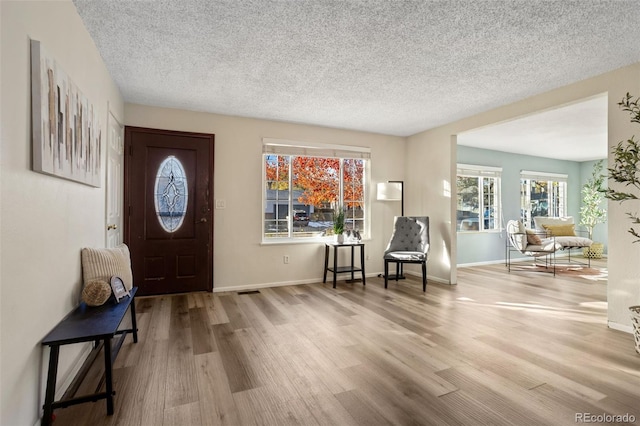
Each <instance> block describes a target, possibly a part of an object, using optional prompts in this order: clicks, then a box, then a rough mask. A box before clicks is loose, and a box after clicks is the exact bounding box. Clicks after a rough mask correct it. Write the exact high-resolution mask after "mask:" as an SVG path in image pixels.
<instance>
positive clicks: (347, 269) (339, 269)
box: [322, 243, 367, 288]
mask: <svg viewBox="0 0 640 426" xmlns="http://www.w3.org/2000/svg"><path fill="white" fill-rule="evenodd" d="M330 247H333V267H331V266H329V248H330ZM341 247H350V248H351V265H350V266H338V249H339V248H341ZM355 247H360V267H359V268H357V267H355V266H354V263H353V261H354V258H355V253H354V249H355ZM327 271H330V272H333V288H336V275H337V274H341V273H344V272H348V273H351V281H354V280H355V275H354V274H355V272H362V285H366V284H367V283H366V281H365V278H364V243H342V244H340V243H325V247H324V278H323V279H322V282H323V283H326V282H327Z"/></svg>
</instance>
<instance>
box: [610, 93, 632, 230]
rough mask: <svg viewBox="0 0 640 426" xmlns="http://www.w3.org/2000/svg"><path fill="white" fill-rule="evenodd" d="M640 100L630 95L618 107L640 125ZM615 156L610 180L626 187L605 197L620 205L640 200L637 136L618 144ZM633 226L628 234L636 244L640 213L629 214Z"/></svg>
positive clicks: (614, 189) (614, 152)
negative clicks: (633, 238)
mask: <svg viewBox="0 0 640 426" xmlns="http://www.w3.org/2000/svg"><path fill="white" fill-rule="evenodd" d="M639 102H640V98H635V99H634V98H633V97H632V96H631V95H630V94H629V93H627V94H626V96H625V97H624V98H623V99H622V101H621V102H618V106H619V107H620V108H621V109H622V110H623V111H627V112H628V113H629V114H630V115H631V122H632V123H638V124H640V105H639ZM611 153H612V154H613V166H612V167H610V168H608V169H607V170H608V171H609V180H612V181H614V182H616V183H618V184H621V185H623V186H624V189H622V190H618V189H616V188H615V187H614V188H611V187H609V188H608V189H607V190H606V191H605V197H607V198H608V199H609V200H613V201H619V202H620V203H622V202H625V201H630V200H638V199H640V143H639V142H638V141H636V140H635V136H631V138H630V139H627V140H626V141H620V142H618V145H616V147H615V148H613V150H612V151H611ZM627 216H629V218H630V220H631V223H632V226H631V227H630V228H629V229H628V232H629V233H630V234H631V235H633V236H634V237H635V238H636V239H635V240H634V241H633V242H634V243H637V242H640V228H635V226H636V225H640V214H639V213H638V212H635V213H631V212H627Z"/></svg>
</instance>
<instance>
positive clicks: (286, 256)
mask: <svg viewBox="0 0 640 426" xmlns="http://www.w3.org/2000/svg"><path fill="white" fill-rule="evenodd" d="M282 261H283V262H284V264H285V265H286V264H288V263H289V255H288V254H285V255H284V256H282Z"/></svg>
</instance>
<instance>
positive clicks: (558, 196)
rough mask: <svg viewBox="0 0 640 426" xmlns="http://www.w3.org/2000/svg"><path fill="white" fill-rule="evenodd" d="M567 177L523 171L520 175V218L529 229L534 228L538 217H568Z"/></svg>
mask: <svg viewBox="0 0 640 426" xmlns="http://www.w3.org/2000/svg"><path fill="white" fill-rule="evenodd" d="M566 205H567V175H562V174H555V173H543V172H530V171H526V170H523V171H522V172H521V173H520V216H521V218H522V222H523V223H524V224H525V226H526V227H527V228H534V223H533V218H534V217H536V216H548V217H561V216H565V215H566Z"/></svg>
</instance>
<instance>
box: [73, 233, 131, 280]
mask: <svg viewBox="0 0 640 426" xmlns="http://www.w3.org/2000/svg"><path fill="white" fill-rule="evenodd" d="M114 275H116V276H118V277H120V278H122V282H123V283H124V286H125V288H126V289H127V290H131V288H132V287H133V273H132V272H131V256H130V254H129V247H127V245H126V244H120V245H119V246H117V247H114V248H110V249H109V248H102V249H94V248H83V249H82V278H83V281H84V284H85V285H87V284H88V283H89V282H90V281H106V282H110V280H111V277H112V276H114Z"/></svg>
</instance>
